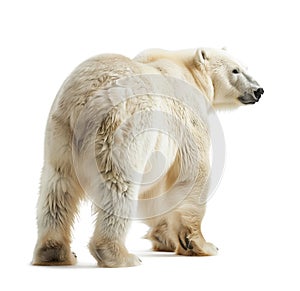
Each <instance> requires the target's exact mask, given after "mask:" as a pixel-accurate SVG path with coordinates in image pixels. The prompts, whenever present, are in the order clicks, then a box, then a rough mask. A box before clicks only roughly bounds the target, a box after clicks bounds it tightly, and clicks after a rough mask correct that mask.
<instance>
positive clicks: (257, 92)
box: [254, 88, 264, 101]
mask: <svg viewBox="0 0 300 291" xmlns="http://www.w3.org/2000/svg"><path fill="white" fill-rule="evenodd" d="M262 94H264V89H263V88H258V89H257V90H255V91H254V96H255V98H256V99H257V101H258V100H259V99H260V97H261V95H262Z"/></svg>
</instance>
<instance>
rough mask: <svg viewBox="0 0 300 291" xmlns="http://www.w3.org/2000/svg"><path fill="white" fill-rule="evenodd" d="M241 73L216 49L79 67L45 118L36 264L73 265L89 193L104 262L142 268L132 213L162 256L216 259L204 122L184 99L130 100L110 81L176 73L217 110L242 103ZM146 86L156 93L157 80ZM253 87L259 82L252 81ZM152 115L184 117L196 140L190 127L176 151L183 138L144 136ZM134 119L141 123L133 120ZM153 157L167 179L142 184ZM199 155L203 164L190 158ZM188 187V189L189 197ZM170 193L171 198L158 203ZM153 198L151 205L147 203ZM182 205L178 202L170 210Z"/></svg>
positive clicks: (96, 252) (103, 59)
mask: <svg viewBox="0 0 300 291" xmlns="http://www.w3.org/2000/svg"><path fill="white" fill-rule="evenodd" d="M234 67H238V68H239V69H240V70H244V69H243V67H242V66H241V65H239V64H238V62H236V61H235V60H233V59H232V58H231V57H230V56H229V55H228V54H227V53H226V52H224V51H223V50H214V49H197V50H185V51H178V52H169V51H164V50H148V51H145V52H143V53H141V54H140V55H138V56H137V57H136V58H134V59H133V60H131V59H128V58H126V57H124V56H120V55H100V56H96V57H93V58H91V59H89V60H87V61H85V62H84V63H82V64H81V65H79V66H78V67H77V68H76V69H75V70H74V71H73V73H72V74H71V75H70V76H69V77H68V78H67V80H66V81H65V82H64V84H63V85H62V88H61V89H60V91H59V93H58V95H57V97H56V99H55V101H54V104H53V106H52V108H51V112H50V115H49V119H48V124H47V130H46V138H45V163H44V168H43V172H42V177H41V188H40V196H39V200H38V209H37V223H38V241H37V244H36V247H35V251H34V257H33V264H37V265H65V264H74V263H75V262H76V256H75V255H74V254H73V253H72V252H71V250H70V242H71V227H72V224H73V220H74V216H75V215H76V213H77V210H78V205H79V202H80V200H81V199H83V198H84V197H86V195H88V196H89V197H90V198H91V199H92V200H93V202H94V203H95V205H96V208H97V221H96V226H95V232H94V235H93V237H92V239H91V242H90V245H89V248H90V251H91V253H92V255H93V256H94V257H95V259H96V260H97V262H98V265H99V266H103V267H121V266H134V265H138V264H140V261H139V259H138V258H137V257H136V256H134V255H132V254H129V253H128V251H127V250H126V247H125V245H124V240H125V236H126V232H127V229H128V226H129V221H130V218H131V217H133V216H134V215H137V216H140V217H144V218H147V219H146V223H148V225H149V226H150V230H149V233H148V234H147V237H148V238H149V239H151V240H152V242H153V248H154V249H155V250H166V251H175V252H176V253H178V254H182V255H215V254H216V253H217V248H216V247H215V246H213V245H212V244H210V243H207V242H206V241H205V239H204V238H203V236H202V233H201V221H202V218H203V215H204V212H205V205H202V204H200V202H199V201H200V198H201V197H203V196H205V195H206V192H207V187H208V183H207V182H208V181H207V179H208V175H209V136H208V133H207V130H206V128H205V125H204V124H203V122H202V121H201V120H197V116H194V115H193V111H192V110H191V109H190V108H186V107H185V106H184V105H183V103H182V102H180V100H179V101H178V100H177V101H176V100H175V101H174V100H172V99H168V98H165V99H163V98H159V97H157V96H152V97H151V96H150V97H149V96H148V95H139V96H136V97H132V98H130V99H128V100H124V99H122V98H123V97H122V96H123V95H124V90H123V89H124V88H123V89H122V86H121V87H118V88H116V87H115V86H113V84H115V83H116V81H117V80H120V79H122V78H124V77H132V79H130V78H129V79H128V80H133V82H134V76H136V75H140V74H154V75H160V76H170V77H174V78H178V79H180V80H183V81H185V82H188V83H189V84H190V85H191V86H193V87H194V88H197V89H199V90H200V91H201V92H202V94H203V95H204V96H205V98H206V99H207V101H208V102H209V104H211V105H212V106H214V107H216V108H218V107H220V108H221V107H225V108H227V107H233V106H238V105H240V102H239V101H238V99H237V98H238V97H239V96H240V94H241V93H242V92H240V91H239V90H238V89H237V88H235V87H234V86H233V85H232V84H233V82H232V80H229V79H230V78H234V77H229V75H230V73H231V71H232V68H234ZM128 86H129V87H130V86H131V85H130V84H129V85H128V83H127V84H126V86H125V85H124V87H126V90H127V89H128ZM148 86H150V87H151V86H152V87H153V90H155V88H154V87H155V83H153V84H150V85H149V84H148ZM247 86H248V87H251V86H252V87H253V84H251V82H250V81H249V84H246V83H245V87H247ZM132 87H134V84H133V85H132ZM122 90H123V91H122ZM171 91H172V90H171ZM171 91H170V92H169V94H170V95H172V94H173V92H171ZM153 111H158V112H165V113H166V114H168V115H172V116H174V117H175V118H176V119H177V120H180V121H181V122H182V124H184V125H185V129H188V134H190V135H191V136H192V137H193V140H192V141H191V140H190V139H189V136H188V135H187V133H186V132H185V130H181V129H178V132H177V134H178V136H180V137H181V138H182V140H181V142H182V149H181V150H180V151H179V148H178V145H177V144H176V140H174V139H172V138H171V137H170V136H168V135H166V134H163V133H162V132H159V131H149V132H144V133H142V134H139V135H138V136H137V134H138V133H139V132H140V131H141V130H142V129H143V128H145V127H146V128H147V127H148V128H151V126H153V124H154V123H155V120H152V119H151V114H150V115H147V114H143V115H141V116H139V115H138V114H137V113H138V112H153ZM132 116H137V117H136V119H134V118H133V119H131V117H132ZM165 121H166V120H165ZM172 130H174V131H176V130H177V129H176V128H175V127H174V128H172ZM133 137H134V138H135V140H134V141H132V138H133ZM153 152H161V153H163V155H164V157H165V161H164V166H165V168H164V169H163V170H162V173H163V175H161V176H160V178H159V179H158V180H156V181H155V182H154V183H152V184H150V185H146V186H143V187H141V185H139V183H140V184H141V183H143V179H145V176H143V175H141V176H139V175H136V173H147V167H149V163H150V162H151V163H152V168H153V167H154V168H155V167H156V168H159V167H160V166H159V165H160V158H159V157H155V156H154V157H153V156H151V155H152V153H153ZM195 156H198V160H197V161H199V163H198V164H197V165H195V163H194V162H193V161H194V159H195ZM151 159H152V160H151ZM191 165H193V166H195V167H191ZM132 169H135V171H133V170H132ZM159 171H161V169H160V170H159ZM159 171H158V172H159ZM191 177H192V178H191ZM133 180H134V182H136V183H133V182H132V181H133ZM185 189H189V193H184V191H185ZM164 193H165V194H166V195H165V198H164V200H157V201H155V199H154V200H153V198H157V197H159V196H160V195H161V194H164ZM187 194H188V195H187ZM186 195H187V196H186ZM138 197H139V199H140V200H141V205H140V207H139V208H138V210H137V211H138V212H137V213H136V212H134V207H135V205H134V203H135V200H136V199H137V198H138ZM147 199H152V200H153V201H152V200H151V201H152V202H149V203H143V202H145V201H148V200H147ZM176 201H180V202H181V203H180V204H178V205H177V206H176V207H174V208H172V209H171V211H164V210H168V209H169V210H170V207H171V206H172V205H173V206H174V203H175V204H176ZM169 206H170V207H169ZM168 207H169V208H168ZM157 213H159V214H161V215H155V214H157Z"/></svg>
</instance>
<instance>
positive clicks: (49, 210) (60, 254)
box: [32, 164, 82, 265]
mask: <svg viewBox="0 0 300 291" xmlns="http://www.w3.org/2000/svg"><path fill="white" fill-rule="evenodd" d="M74 180H75V179H74V178H73V177H72V176H71V175H70V174H67V173H66V172H63V171H62V170H61V168H58V169H54V168H53V167H51V166H50V165H47V164H46V165H45V167H44V169H43V173H42V179H41V189H40V196H39V200H38V207H37V208H38V209H37V224H38V240H37V243H36V247H35V250H34V255H33V261H32V264H33V265H73V264H75V263H76V255H75V254H74V253H72V252H71V249H70V243H71V227H72V224H73V221H74V217H75V214H76V212H77V207H78V203H79V200H80V197H81V194H82V193H81V189H80V187H79V186H78V185H77V182H76V181H74Z"/></svg>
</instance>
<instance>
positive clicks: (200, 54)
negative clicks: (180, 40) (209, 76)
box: [195, 49, 208, 64]
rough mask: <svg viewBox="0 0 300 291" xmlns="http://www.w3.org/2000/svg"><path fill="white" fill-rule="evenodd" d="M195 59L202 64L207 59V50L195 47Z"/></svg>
mask: <svg viewBox="0 0 300 291" xmlns="http://www.w3.org/2000/svg"><path fill="white" fill-rule="evenodd" d="M195 60H196V61H197V62H198V63H200V64H204V63H205V61H207V60H208V56H207V52H206V51H205V50H204V49H197V51H196V55H195Z"/></svg>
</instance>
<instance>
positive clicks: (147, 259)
mask: <svg viewBox="0 0 300 291" xmlns="http://www.w3.org/2000/svg"><path fill="white" fill-rule="evenodd" d="M296 5H297V1H290V0H286V1H282V2H280V1H263V0H259V1H256V0H252V1H247V2H246V1H211V0H206V1H189V0H185V1H177V2H176V1H162V0H160V1H156V0H152V1H113V0H110V1H89V0H85V1H54V0H52V1H31V0H27V1H14V0H11V1H1V4H0V30H1V34H0V42H1V44H0V50H1V54H0V74H1V75H0V77H1V79H0V80H1V87H0V88H1V96H0V98H1V99H0V100H1V103H0V108H1V113H0V119H1V120H0V127H1V128H0V132H1V143H0V146H1V151H0V154H1V161H0V167H1V194H2V197H1V203H0V215H1V220H0V223H1V227H0V230H1V239H0V244H1V247H0V250H1V273H0V277H1V280H0V288H1V290H20V288H22V290H66V289H67V288H68V289H67V290H71V289H74V288H77V287H78V290H79V289H84V290H88V289H90V290H91V289H93V290H107V289H109V290H119V289H121V288H122V289H125V290H164V289H165V290H172V288H176V289H175V290H221V289H222V290H274V289H275V288H276V289H278V290H299V288H300V283H299V280H300V279H299V273H300V272H299V269H300V266H299V259H300V251H299V248H300V238H299V237H300V236H299V222H300V214H299V213H300V211H299V208H300V204H299V203H300V202H299V201H300V200H299V194H300V191H299V179H300V177H299V164H300V159H299V148H300V143H299V119H300V118H299V105H300V93H299V80H300V74H299V65H300V62H299V54H300V46H299V27H300V21H299V15H298V14H299V13H298V11H299V6H296ZM197 46H209V47H217V48H221V47H223V46H226V47H227V48H228V50H229V52H231V53H232V54H233V55H234V56H236V57H238V58H239V59H241V60H242V61H243V62H244V63H246V64H247V65H248V67H249V72H250V73H251V74H252V75H253V76H254V77H255V78H256V79H257V80H258V81H259V82H260V83H261V85H262V86H263V87H264V89H265V94H264V95H263V97H262V99H261V101H260V102H259V103H258V104H257V105H254V106H248V107H244V108H240V109H239V110H236V111H233V112H224V113H220V114H219V116H220V120H221V122H222V124H223V129H224V133H225V139H226V146H227V154H226V168H225V173H224V177H223V180H222V182H221V184H220V187H219V188H218V191H217V193H216V194H215V196H214V197H213V198H212V199H211V200H210V202H209V204H208V211H207V215H206V217H205V220H204V226H203V227H204V234H205V236H206V238H207V240H209V241H212V242H213V243H214V244H216V245H217V246H218V247H219V249H220V254H219V255H218V256H216V257H198V258H195V257H192V258H186V257H179V256H175V255H172V254H165V253H158V254H157V253H152V252H151V251H150V244H149V242H147V241H145V240H143V239H141V238H140V237H141V236H142V235H143V234H144V233H145V231H146V229H147V228H146V227H144V226H143V225H141V224H139V223H134V224H133V227H132V231H131V233H130V235H129V239H128V247H129V249H130V250H131V251H132V252H135V253H137V254H138V255H139V256H140V258H141V259H142V260H143V265H142V266H140V267H136V268H127V269H124V268H122V269H99V268H96V263H95V261H94V259H93V258H92V257H91V256H90V255H89V253H88V251H87V248H86V245H87V243H88V240H89V237H90V236H91V233H92V225H91V222H92V218H91V216H90V208H89V205H88V203H87V204H85V205H84V207H83V211H82V215H81V218H80V220H78V222H77V224H76V227H75V231H74V243H73V250H74V251H76V253H77V255H78V265H77V266H76V267H33V266H31V265H30V261H31V258H32V251H33V247H34V244H35V240H36V226H35V204H36V199H37V193H38V185H39V175H40V170H41V167H42V163H43V138H44V129H45V125H46V119H47V115H48V112H49V109H50V106H51V103H52V101H53V99H54V96H55V95H56V92H57V91H58V89H59V87H60V85H61V83H62V82H63V80H64V79H65V78H66V76H67V75H68V74H69V73H70V71H71V70H72V69H73V68H74V67H75V66H77V65H78V64H79V63H80V62H81V61H83V60H85V59H86V58H88V57H90V56H93V55H95V54H99V53H106V52H116V53H121V54H124V55H127V56H129V57H133V56H135V55H136V54H137V53H138V52H140V51H141V50H143V49H145V48H151V47H159V48H165V49H171V50H175V49H182V48H193V47H197ZM297 276H298V277H297ZM4 286H5V287H4ZM16 288H18V289H16ZM76 290H77V289H76Z"/></svg>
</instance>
